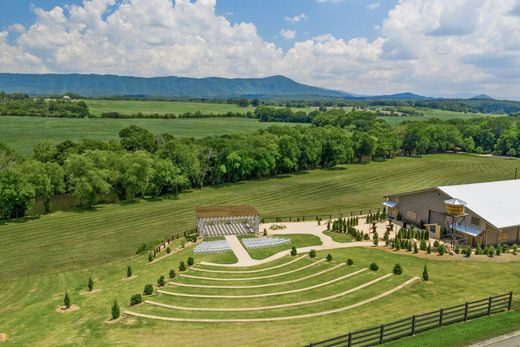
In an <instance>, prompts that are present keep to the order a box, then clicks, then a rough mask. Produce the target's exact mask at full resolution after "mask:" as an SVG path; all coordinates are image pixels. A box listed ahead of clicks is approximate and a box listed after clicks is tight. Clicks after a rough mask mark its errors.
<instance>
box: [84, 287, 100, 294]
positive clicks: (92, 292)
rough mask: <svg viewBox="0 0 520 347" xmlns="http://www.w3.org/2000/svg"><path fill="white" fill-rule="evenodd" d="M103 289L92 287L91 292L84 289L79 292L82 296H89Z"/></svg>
mask: <svg viewBox="0 0 520 347" xmlns="http://www.w3.org/2000/svg"><path fill="white" fill-rule="evenodd" d="M100 291H101V289H99V288H98V289H92V290H91V291H90V292H89V291H88V290H83V291H81V292H80V293H79V295H81V296H88V295H92V294H95V293H99V292H100Z"/></svg>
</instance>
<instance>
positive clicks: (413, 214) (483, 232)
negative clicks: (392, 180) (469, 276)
mask: <svg viewBox="0 0 520 347" xmlns="http://www.w3.org/2000/svg"><path fill="white" fill-rule="evenodd" d="M383 204H384V205H385V206H386V208H387V210H388V216H389V217H391V218H394V219H400V220H401V221H402V222H403V223H406V224H412V225H416V226H419V225H421V224H424V225H425V226H426V228H428V229H429V230H430V231H432V232H437V233H438V234H440V235H439V236H441V237H444V238H451V237H454V236H456V237H457V243H462V244H467V245H471V246H476V245H477V244H480V245H482V246H486V245H496V244H512V243H518V242H520V180H510V181H497V182H486V183H475V184H463V185H453V186H439V187H435V188H430V189H424V190H420V191H414V192H408V193H401V194H394V195H389V196H387V197H386V201H385V202H384V203H383ZM398 217H399V218H398ZM448 234H449V235H448Z"/></svg>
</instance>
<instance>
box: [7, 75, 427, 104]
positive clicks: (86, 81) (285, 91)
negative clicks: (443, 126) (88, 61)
mask: <svg viewBox="0 0 520 347" xmlns="http://www.w3.org/2000/svg"><path fill="white" fill-rule="evenodd" d="M0 91H3V92H6V93H26V94H30V95H64V94H67V93H76V94H79V95H82V96H85V97H116V96H117V97H135V98H172V99H179V98H194V99H203V98H206V99H212V98H213V99H217V98H260V99H266V98H273V97H275V98H284V99H289V98H303V99H313V98H315V99H319V98H340V99H363V100H368V99H395V100H425V99H429V98H426V97H424V96H420V95H416V94H412V93H401V94H392V95H379V96H358V95H354V94H350V93H347V92H342V91H337V90H331V89H325V88H319V87H313V86H309V85H306V84H302V83H298V82H296V81H294V80H292V79H290V78H287V77H285V76H271V77H264V78H221V77H207V78H190V77H176V76H169V77H151V78H145V77H131V76H116V75H95V74H14V73H0Z"/></svg>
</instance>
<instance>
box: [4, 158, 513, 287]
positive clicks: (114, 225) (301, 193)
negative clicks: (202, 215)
mask: <svg viewBox="0 0 520 347" xmlns="http://www.w3.org/2000/svg"><path fill="white" fill-rule="evenodd" d="M519 166H520V163H519V162H518V161H516V160H503V159H493V158H480V157H474V156H466V155H448V154H445V155H431V156H425V157H423V158H396V159H392V160H388V161H386V162H373V163H369V164H366V165H345V166H340V167H337V168H335V169H331V170H314V171H310V172H308V173H302V174H299V175H292V176H282V177H278V178H272V179H266V180H260V181H248V182H242V183H238V184H232V185H225V186H218V187H209V188H204V189H201V190H195V191H192V192H188V193H184V194H181V195H180V196H177V197H171V198H169V199H168V198H165V199H163V200H157V201H141V202H137V203H121V204H118V205H101V206H98V207H97V209H96V210H92V211H77V212H76V211H70V212H56V213H53V214H50V215H44V216H41V217H40V218H37V219H35V220H28V221H19V222H10V223H7V224H6V225H3V226H0V238H1V239H2V242H0V254H2V257H0V277H3V278H6V277H11V276H17V275H20V274H34V273H41V272H48V271H51V272H58V271H61V270H64V269H79V268H81V267H83V266H85V265H89V264H90V265H91V264H101V263H104V262H108V261H112V260H114V259H118V258H124V257H127V256H130V255H132V254H134V253H135V250H136V249H137V247H138V246H139V245H141V244H142V243H149V242H153V241H160V240H161V239H163V238H165V237H167V236H169V235H171V234H173V233H174V232H176V231H179V230H185V229H186V228H188V227H192V226H194V213H195V212H194V208H195V206H197V205H208V204H237V203H250V204H253V205H255V206H256V207H257V208H258V209H259V210H260V212H261V214H262V215H263V216H269V215H270V216H273V215H275V216H276V215H279V214H284V215H287V214H294V215H296V214H303V213H305V214H312V213H330V212H334V211H338V210H339V209H343V210H350V209H360V208H370V207H375V206H379V204H380V203H381V201H382V197H383V195H385V194H389V193H396V192H402V191H408V190H414V189H420V188H426V187H431V186H435V185H441V184H443V185H444V184H456V183H469V182H481V181H492V180H500V179H512V178H513V177H514V171H515V168H516V167H519Z"/></svg>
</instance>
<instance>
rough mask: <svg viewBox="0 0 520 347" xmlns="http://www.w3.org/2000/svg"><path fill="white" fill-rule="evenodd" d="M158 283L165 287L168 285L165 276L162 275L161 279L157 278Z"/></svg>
mask: <svg viewBox="0 0 520 347" xmlns="http://www.w3.org/2000/svg"><path fill="white" fill-rule="evenodd" d="M157 285H158V286H159V287H164V286H165V285H166V282H165V281H164V276H163V275H161V277H159V279H158V280H157Z"/></svg>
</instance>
